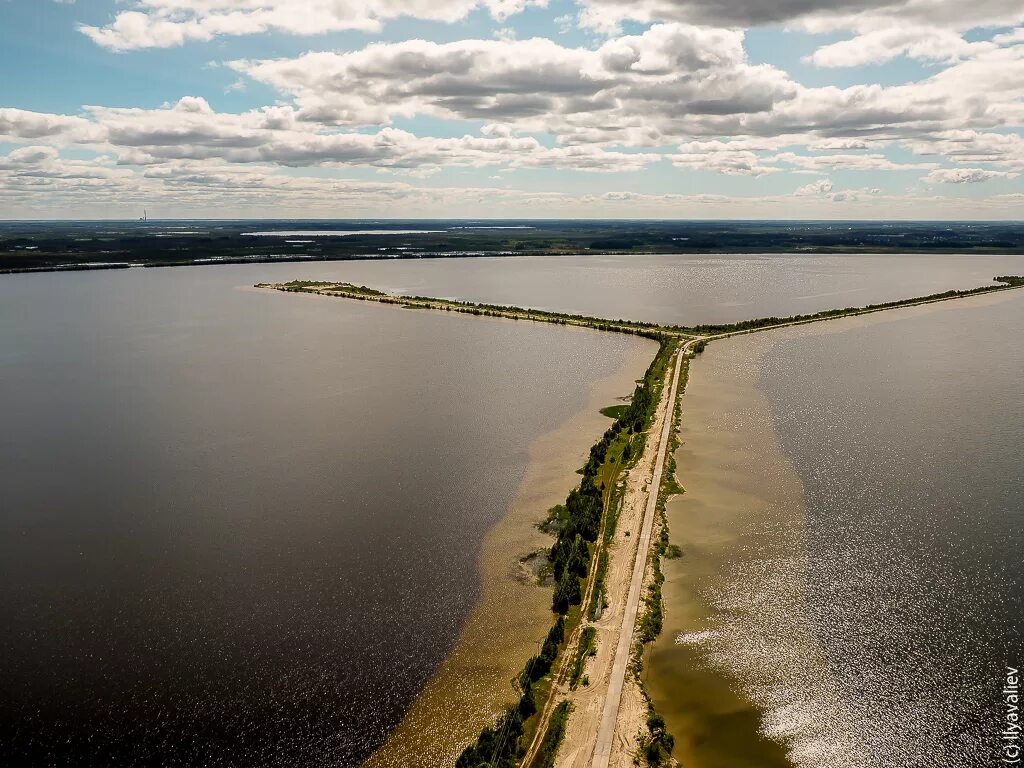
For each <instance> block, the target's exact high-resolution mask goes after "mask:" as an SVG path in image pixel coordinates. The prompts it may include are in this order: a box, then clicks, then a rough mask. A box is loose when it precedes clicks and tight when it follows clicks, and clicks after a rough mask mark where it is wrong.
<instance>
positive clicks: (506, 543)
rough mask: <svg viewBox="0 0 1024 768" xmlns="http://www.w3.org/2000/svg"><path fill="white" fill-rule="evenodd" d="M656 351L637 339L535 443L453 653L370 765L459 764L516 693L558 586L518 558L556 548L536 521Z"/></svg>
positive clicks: (490, 537)
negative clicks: (608, 409) (542, 581)
mask: <svg viewBox="0 0 1024 768" xmlns="http://www.w3.org/2000/svg"><path fill="white" fill-rule="evenodd" d="M656 351H657V344H656V342H653V341H649V340H646V339H641V338H639V337H638V338H637V339H636V344H635V347H634V348H633V349H632V350H631V351H630V353H629V354H628V355H626V356H625V357H624V358H623V360H622V361H621V365H620V366H619V368H618V370H616V372H615V373H613V374H612V375H611V376H608V377H606V378H604V379H601V380H599V381H597V382H595V383H594V385H593V386H592V387H591V390H590V392H589V393H588V395H587V400H586V403H585V405H584V406H583V408H582V409H581V410H580V411H579V412H578V413H576V414H575V415H574V416H573V417H571V418H570V419H568V420H567V421H565V422H563V423H562V424H560V425H559V426H558V427H557V428H556V429H554V430H553V431H551V432H549V433H547V434H545V435H543V436H541V437H540V438H539V439H537V440H536V441H535V442H534V443H533V444H532V445H531V446H530V455H529V464H528V467H527V470H526V475H525V477H524V478H523V482H522V483H521V485H520V487H519V489H518V491H517V493H516V497H515V499H514V501H513V503H512V506H511V508H510V510H509V512H508V514H506V515H505V517H504V518H503V519H502V520H501V521H500V522H498V523H497V524H496V525H495V526H494V527H493V528H492V529H491V531H490V532H489V533H488V534H487V537H486V538H485V540H484V543H483V546H482V548H481V553H480V557H479V568H480V575H481V594H480V598H479V600H478V602H477V604H476V606H475V607H474V609H473V611H472V612H471V614H470V615H469V617H468V619H467V621H466V624H465V626H464V627H463V629H462V633H461V634H460V636H459V639H458V641H457V642H456V645H455V647H454V648H453V650H452V653H451V654H450V655H449V656H448V658H447V659H446V660H445V661H444V662H443V663H442V664H441V666H440V667H439V668H438V670H437V672H436V673H435V674H434V676H433V678H432V679H431V680H430V682H429V683H427V685H426V687H425V688H424V690H423V691H422V692H421V694H420V695H419V696H418V697H417V698H416V700H415V701H414V703H413V705H412V707H411V708H410V709H409V711H408V712H407V713H406V716H405V718H404V719H403V720H402V722H401V723H400V724H399V725H398V727H397V728H396V729H395V730H394V731H393V732H392V733H391V735H390V736H389V738H388V740H387V741H386V742H385V743H384V745H383V746H382V747H381V748H380V749H378V750H377V751H376V752H375V753H374V754H373V755H372V756H371V757H370V758H369V759H368V760H367V762H366V763H365V765H366V766H368V768H398V766H402V768H416V767H417V766H422V767H423V768H439V767H440V766H446V765H452V764H453V763H454V761H455V758H456V757H457V756H458V753H459V751H460V750H461V748H462V746H464V745H465V744H466V743H468V742H469V741H471V740H472V739H473V738H474V737H475V736H476V735H477V734H478V733H479V731H480V729H481V728H482V727H483V726H484V725H486V724H487V723H489V722H490V721H491V720H492V719H493V718H494V717H495V716H496V715H497V714H498V713H499V712H500V710H501V708H502V707H503V706H504V705H505V704H508V703H511V702H512V701H513V700H514V699H515V698H516V697H517V696H516V694H514V692H513V689H512V684H511V681H512V679H513V678H514V677H515V676H516V674H518V672H519V670H520V668H521V667H522V665H523V663H524V662H525V661H526V659H528V658H529V657H530V655H532V654H533V653H536V652H537V646H538V643H539V641H540V640H543V638H544V636H545V635H546V633H547V631H548V629H549V627H550V624H551V611H550V603H551V590H550V588H548V587H540V586H537V585H536V584H535V583H530V582H529V580H528V579H526V578H524V574H523V572H522V568H521V567H520V565H519V562H518V561H519V558H520V557H521V556H523V555H525V554H527V553H529V552H531V551H534V550H536V549H539V548H541V547H546V546H550V544H551V537H550V536H547V535H545V534H543V533H541V532H540V531H538V530H537V528H536V524H537V522H539V521H540V520H541V519H543V517H544V515H545V513H546V512H547V510H548V509H549V508H550V507H551V506H553V505H555V504H558V503H561V502H562V501H563V500H564V498H565V496H566V494H567V493H568V492H569V490H570V489H571V488H572V487H573V486H574V485H576V483H578V482H579V476H578V475H577V474H576V470H577V469H578V468H579V467H580V466H582V465H583V464H584V463H585V462H586V457H587V455H588V453H589V451H590V447H591V446H592V445H593V443H594V441H595V440H596V439H597V438H599V437H600V435H601V433H602V432H603V431H604V430H605V429H607V427H608V425H609V424H610V421H609V419H608V418H607V417H605V416H602V415H601V414H600V413H599V410H600V408H602V407H604V406H606V405H610V404H614V403H615V402H616V401H617V399H618V398H621V397H623V396H626V395H628V394H630V392H632V389H633V386H634V382H635V381H636V379H638V378H640V377H642V376H643V373H644V371H645V370H646V368H647V366H648V365H649V364H650V361H651V359H652V358H653V357H654V354H655V353H656Z"/></svg>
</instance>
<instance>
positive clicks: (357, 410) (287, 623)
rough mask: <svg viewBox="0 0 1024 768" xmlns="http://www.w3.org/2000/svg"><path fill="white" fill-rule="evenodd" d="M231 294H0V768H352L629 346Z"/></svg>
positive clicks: (420, 676)
mask: <svg viewBox="0 0 1024 768" xmlns="http://www.w3.org/2000/svg"><path fill="white" fill-rule="evenodd" d="M256 272H258V270H256ZM253 277H256V278H257V279H259V275H258V274H255V275H254V271H253V270H249V269H246V268H242V269H238V268H233V267H202V268H199V267H195V268H184V269H167V270H131V271H115V272H94V273H77V274H56V275H31V276H16V277H13V278H5V279H3V280H2V281H0V401H2V402H3V403H4V416H3V430H2V431H0V468H2V472H0V474H2V476H3V483H2V485H0V617H2V618H0V623H2V625H3V633H2V634H0V680H2V681H3V684H2V686H0V763H2V764H3V765H5V766H18V765H31V766H40V765H73V766H82V765H118V766H130V765H158V766H174V765H180V766H196V765H204V766H282V765H293V766H298V765H303V766H313V765H325V766H326V765H337V766H351V765H355V764H357V763H358V762H359V761H360V760H361V759H362V758H364V757H365V756H366V755H367V754H368V753H369V752H370V751H371V750H372V749H373V748H374V747H376V746H377V745H379V744H380V743H381V742H382V740H383V739H384V737H385V736H386V734H387V733H388V731H389V730H390V729H391V728H392V727H394V725H395V724H396V723H397V722H398V721H399V719H400V718H401V716H402V714H403V713H404V711H405V710H406V708H407V707H408V706H409V703H410V701H411V700H412V698H413V697H414V696H415V694H416V693H417V692H418V691H419V690H420V689H421V688H422V686H423V685H424V683H425V682H426V681H427V680H428V678H429V677H430V675H431V674H432V673H433V671H434V670H435V669H436V668H437V666H438V664H439V663H440V662H441V661H442V660H443V659H444V657H445V656H446V654H447V653H448V651H449V649H450V648H451V647H452V644H453V643H454V642H455V639H456V637H457V636H458V633H459V631H460V628H461V625H462V622H463V620H464V619H465V617H466V616H467V614H468V612H469V610H470V609H471V608H472V606H473V604H474V601H475V599H476V595H477V593H478V587H479V584H478V580H479V572H478V568H477V555H478V553H479V550H480V544H481V541H482V540H483V538H484V536H485V534H486V533H487V531H488V530H490V529H491V527H492V526H493V525H494V524H495V523H496V522H497V521H498V520H500V519H501V518H502V517H503V515H505V513H506V512H507V510H508V508H509V504H510V502H511V500H512V498H513V497H514V495H515V494H516V493H517V490H518V487H519V483H520V481H521V479H522V478H523V476H524V472H525V471H526V466H527V462H528V451H529V449H530V446H531V445H532V443H533V442H534V441H535V440H536V439H537V438H538V437H539V436H540V435H542V434H545V433H547V432H549V431H550V430H552V429H554V428H555V427H557V426H558V425H559V424H561V423H562V422H564V421H565V420H566V419H569V418H570V417H572V416H573V415H574V414H575V413H577V412H578V411H579V410H580V409H581V408H583V407H584V405H585V404H586V403H587V400H588V395H589V392H590V388H591V385H592V384H593V383H594V382H595V381H596V380H598V379H600V378H602V377H606V376H607V375H608V374H609V373H611V372H613V371H618V370H619V369H620V368H621V366H622V360H623V358H624V357H628V356H629V355H630V354H633V356H634V357H635V356H636V354H635V350H636V348H637V347H638V346H641V347H642V349H643V350H646V349H647V346H646V345H649V344H650V342H648V341H646V340H643V339H637V338H633V337H620V336H609V335H602V334H598V333H595V332H590V331H581V330H579V329H566V328H560V327H556V326H543V325H537V324H522V323H515V322H512V321H481V320H479V319H475V318H469V317H464V316H458V315H450V314H446V313H423V312H410V311H402V310H400V309H397V308H394V307H384V306H378V305H373V304H366V303H360V302H347V301H340V300H336V299H318V298H314V297H298V296H289V295H284V294H280V293H274V292H268V291H262V292H261V291H254V290H247V289H241V290H240V289H237V286H244V285H246V284H248V285H251V283H252V282H253V279H252V278H253ZM640 370H642V368H641V369H640ZM627 388H628V382H627ZM623 394H624V393H623ZM598 418H600V417H598ZM585 442H587V443H589V440H586V441H585ZM570 459H575V457H574V456H573V457H570ZM565 471H566V473H567V474H568V475H570V476H571V474H572V467H567V468H566V470H565ZM542 515H543V510H539V509H538V510H536V516H537V517H540V516H542ZM520 554H523V553H518V552H510V553H508V557H509V558H512V559H514V558H515V557H516V556H518V555H520Z"/></svg>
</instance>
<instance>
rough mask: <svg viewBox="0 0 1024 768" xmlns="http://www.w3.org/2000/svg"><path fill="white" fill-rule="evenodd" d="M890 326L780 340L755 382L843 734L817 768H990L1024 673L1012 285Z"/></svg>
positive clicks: (1020, 305) (1023, 502) (899, 318)
mask: <svg viewBox="0 0 1024 768" xmlns="http://www.w3.org/2000/svg"><path fill="white" fill-rule="evenodd" d="M885 320H891V321H890V322H871V323H867V324H857V323H854V324H853V325H852V326H850V327H847V326H842V325H837V326H835V330H836V331H838V332H822V333H819V332H812V333H805V334H796V335H795V337H794V338H789V339H786V340H784V341H780V342H779V343H778V344H776V345H775V346H774V347H773V349H772V352H771V354H770V355H769V358H768V360H769V362H768V365H767V367H766V370H765V376H764V386H765V388H766V392H767V394H768V397H769V400H770V402H771V407H772V410H773V412H774V414H775V422H776V426H777V429H778V431H779V433H780V436H781V439H782V444H783V446H784V448H785V450H786V451H787V453H788V454H789V455H790V457H791V458H792V460H793V462H794V464H795V467H796V470H797V472H798V474H799V475H800V478H801V480H802V481H803V485H804V493H805V499H806V504H807V530H806V547H807V555H808V572H807V578H808V584H807V588H808V593H807V621H808V623H809V627H810V629H811V631H812V632H813V633H814V635H815V636H816V637H817V638H818V641H819V642H820V644H821V648H822V650H823V651H824V653H825V658H826V659H827V664H828V668H829V671H830V673H831V677H832V678H833V680H834V681H835V682H836V691H835V692H834V694H835V695H836V696H837V698H838V699H839V703H840V704H841V705H842V706H843V707H844V708H845V709H846V711H847V713H848V717H849V721H850V725H851V727H852V731H853V733H852V734H843V736H844V737H849V736H852V737H853V738H852V739H850V738H844V741H846V742H847V743H848V744H850V748H849V752H848V753H847V754H845V756H843V757H839V756H836V758H835V759H834V761H831V762H829V764H834V765H837V766H843V765H864V766H871V767H872V768H875V767H876V766H877V767H881V766H886V767H888V766H893V767H895V766H901V767H906V768H910V767H914V768H917V767H918V766H920V767H921V768H924V767H925V766H938V765H941V766H945V767H947V768H980V767H981V766H988V765H997V764H1000V762H999V759H998V757H999V756H998V746H999V743H1000V741H999V731H1000V730H1001V728H1002V727H1003V723H1004V716H1005V707H1004V706H1003V705H1002V701H1001V699H1002V697H1001V695H1000V690H1001V689H1002V687H1003V684H1004V682H1005V675H1006V667H1007V665H1011V666H1013V667H1015V668H1018V669H1019V668H1021V663H1022V662H1024V564H1022V558H1021V551H1022V550H1021V548H1022V545H1024V464H1022V459H1021V457H1022V456H1024V383H1022V379H1021V376H1022V373H1024V345H1022V344H1021V340H1022V339H1024V292H1019V291H1018V292H1013V293H1012V294H1007V295H1005V296H1001V297H999V299H996V298H995V297H993V298H992V299H988V298H985V299H970V300H966V301H964V302H957V303H955V304H947V305H940V307H936V308H935V309H934V310H913V311H910V312H901V313H899V314H893V315H887V316H885ZM823 329H824V327H823ZM766 598H768V599H769V600H768V602H769V604H770V595H768V596H766ZM769 613H770V612H769ZM768 631H770V628H769V630H768ZM822 693H823V692H821V691H818V692H815V691H810V692H807V694H806V695H807V696H809V697H810V701H811V702H812V703H813V704H815V705H816V706H818V707H820V709H819V710H818V711H820V712H825V711H827V710H829V709H832V710H835V708H836V703H837V702H835V701H817V702H814V699H815V697H818V696H820V695H821V694H822ZM821 736H822V737H823V738H824V739H826V740H827V739H830V738H834V737H836V736H839V734H829V733H828V732H827V728H826V731H825V732H823V733H822V734H821Z"/></svg>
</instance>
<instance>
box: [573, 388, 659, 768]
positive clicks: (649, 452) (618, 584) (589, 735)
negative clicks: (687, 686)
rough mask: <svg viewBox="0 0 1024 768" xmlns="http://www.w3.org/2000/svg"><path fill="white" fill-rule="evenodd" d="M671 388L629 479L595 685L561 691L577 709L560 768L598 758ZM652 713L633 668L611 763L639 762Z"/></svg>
mask: <svg viewBox="0 0 1024 768" xmlns="http://www.w3.org/2000/svg"><path fill="white" fill-rule="evenodd" d="M669 390H670V386H668V385H666V387H665V389H664V392H663V394H662V399H661V402H660V403H659V405H658V409H657V411H656V412H655V417H654V419H653V423H652V425H651V429H650V431H649V432H648V436H647V442H646V444H645V447H644V451H643V455H642V456H641V459H640V461H639V462H638V463H637V464H636V465H635V466H634V467H633V468H632V469H631V470H630V471H629V473H628V475H627V477H626V492H625V494H624V496H623V503H622V510H621V513H620V517H619V521H618V525H617V526H616V529H615V536H614V538H613V540H612V547H611V551H610V553H609V554H610V558H609V565H608V571H607V575H606V585H607V594H608V603H609V605H608V608H606V609H605V611H604V612H603V614H602V615H601V618H600V619H599V620H598V621H596V622H594V623H593V626H594V627H595V628H596V630H597V636H596V638H597V653H596V655H595V656H593V657H592V658H591V659H590V660H589V661H588V662H587V665H586V669H585V673H586V674H587V676H588V677H589V681H590V684H589V685H587V686H580V687H578V688H577V689H576V690H575V691H566V690H563V691H562V692H561V694H562V696H563V697H565V698H568V699H569V700H570V701H572V704H573V711H572V714H571V716H570V718H569V722H568V726H567V729H566V734H565V740H564V742H563V744H562V747H561V749H560V750H559V753H558V759H557V761H556V765H557V766H559V768H563V767H564V768H584V766H589V765H591V763H592V760H593V757H594V750H595V746H596V742H597V738H598V733H599V729H600V726H601V720H602V715H603V713H604V708H605V702H606V701H607V699H608V696H609V688H610V684H611V682H612V679H613V669H614V662H615V655H616V649H617V647H618V643H619V638H620V633H621V630H622V622H623V617H624V615H625V612H626V609H627V596H628V593H629V590H630V582H631V580H632V578H633V569H634V563H635V560H636V558H637V557H638V556H640V555H643V556H646V553H638V552H637V546H638V543H639V541H640V533H641V526H642V524H643V520H644V513H645V510H646V507H647V503H648V493H649V492H654V493H656V492H657V489H656V488H652V487H651V476H652V474H653V472H654V466H655V462H656V459H657V454H658V444H659V442H660V440H661V434H662V429H663V425H664V423H665V419H666V418H669V417H670V414H671V411H670V408H671V407H672V405H671V403H672V402H674V401H672V399H671V398H670V397H669ZM646 714H647V704H646V701H645V700H644V698H643V695H642V694H641V693H640V690H639V688H638V687H637V686H636V684H635V682H633V680H632V675H631V674H630V673H628V672H627V673H626V677H625V683H624V685H623V688H622V696H621V700H620V703H619V707H618V715H617V719H616V723H615V731H614V737H613V741H612V751H611V762H610V764H611V765H614V766H631V765H633V755H634V753H635V752H636V746H637V742H636V735H637V733H638V731H639V728H640V727H641V726H642V725H643V724H644V722H645V719H646Z"/></svg>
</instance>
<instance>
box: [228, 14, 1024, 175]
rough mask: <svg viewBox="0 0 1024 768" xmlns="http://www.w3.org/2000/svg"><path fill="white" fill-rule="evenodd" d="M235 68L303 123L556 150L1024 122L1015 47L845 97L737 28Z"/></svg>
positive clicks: (850, 138)
mask: <svg viewBox="0 0 1024 768" xmlns="http://www.w3.org/2000/svg"><path fill="white" fill-rule="evenodd" d="M230 66H231V67H232V68H234V69H236V70H237V71H239V72H241V73H243V74H245V75H248V76H249V77H252V78H254V79H256V80H258V81H260V82H263V83H266V84H268V85H271V86H273V87H274V88H276V89H277V90H278V91H280V92H281V93H282V94H283V95H285V96H287V97H289V98H291V99H293V100H294V102H295V104H296V106H297V110H298V112H297V116H298V118H299V119H300V120H305V121H311V122H326V123H333V124H339V125H375V124H380V123H385V122H387V121H389V120H392V119H396V118H409V117H413V116H416V115H430V116H434V117H439V118H445V119H452V118H457V119H470V120H472V119H476V120H486V121H488V122H494V123H499V124H502V125H506V126H509V127H510V129H513V130H517V131H520V132H545V133H551V134H554V135H555V136H556V137H557V138H558V139H559V141H561V142H562V143H565V144H588V143H589V144H593V143H618V144H627V145H632V146H647V147H655V146H665V145H668V144H671V143H673V142H678V141H682V140H687V139H695V138H696V139H704V138H712V137H723V136H725V137H778V136H783V135H792V136H802V137H803V138H804V140H805V141H806V142H830V144H828V145H825V146H830V147H835V148H842V147H843V146H844V143H845V146H848V147H851V148H866V147H867V146H868V142H873V143H879V144H884V143H891V142H892V141H895V140H904V139H909V138H911V137H917V136H923V135H927V134H931V133H935V132H939V131H944V130H952V129H954V128H971V129H981V128H990V127H993V126H999V125H1020V124H1021V123H1022V122H1024V46H1012V47H1006V48H990V47H988V48H984V49H983V50H979V52H977V53H975V54H972V56H971V58H969V59H967V60H965V61H961V62H958V63H956V64H954V65H952V66H949V67H946V68H945V69H943V70H942V71H940V72H939V73H937V74H935V75H933V76H932V77H929V78H927V79H925V80H922V81H919V82H914V83H907V84H904V85H897V86H882V85H853V86H850V87H847V88H838V87H834V86H826V87H816V88H812V87H807V86H804V85H802V84H800V83H797V82H795V81H793V80H792V79H791V78H789V77H788V75H786V73H784V72H782V71H781V70H779V69H777V68H775V67H771V66H767V65H753V64H751V63H750V62H749V60H748V59H747V57H746V53H745V51H744V48H743V33H742V32H739V31H734V30H726V29H708V28H699V27H694V26H690V25H686V24H679V23H671V24H661V25H656V26H654V27H652V28H650V29H649V30H648V31H646V32H644V33H643V34H641V35H625V36H619V37H613V38H611V39H609V40H607V41H606V42H605V43H603V44H602V45H600V46H599V47H597V48H596V49H589V48H574V47H566V46H562V45H559V44H557V43H555V42H553V41H551V40H547V39H543V38H535V39H531V40H461V41H457V42H454V43H444V44H438V43H432V42H427V41H423V40H411V41H405V42H402V43H384V44H374V45H370V46H367V47H365V48H363V49H361V50H356V51H351V52H346V53H334V52H326V53H309V54H306V55H303V56H300V57H298V58H295V59H274V60H264V61H234V62H231V63H230ZM979 84H983V86H982V87H979ZM857 142H860V143H859V144H858V143H857ZM747 159H748V160H749V158H747ZM681 162H683V163H684V164H688V163H689V162H690V160H689V159H686V158H682V159H681Z"/></svg>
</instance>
